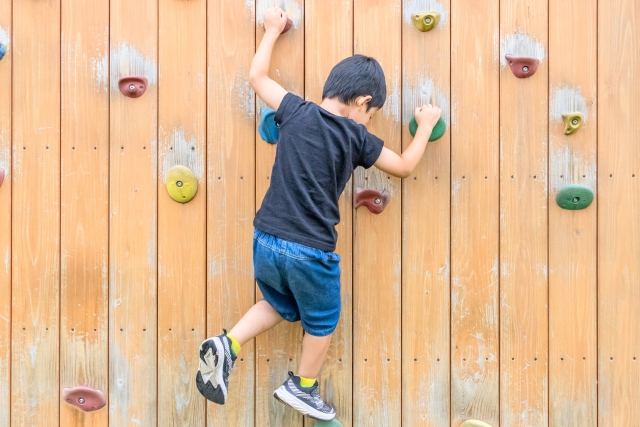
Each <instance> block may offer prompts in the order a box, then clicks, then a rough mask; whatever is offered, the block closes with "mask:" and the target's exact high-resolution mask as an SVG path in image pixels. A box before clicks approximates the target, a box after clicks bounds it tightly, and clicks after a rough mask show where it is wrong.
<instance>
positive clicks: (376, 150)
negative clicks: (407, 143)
mask: <svg viewBox="0 0 640 427" xmlns="http://www.w3.org/2000/svg"><path fill="white" fill-rule="evenodd" d="M383 147H384V141H383V140H381V139H380V138H378V137H377V136H375V135H374V134H372V133H369V132H367V133H366V135H365V138H364V143H363V144H362V149H361V150H360V159H359V160H358V166H362V167H363V168H365V169H369V168H370V167H371V166H373V164H374V163H375V162H376V161H377V160H378V157H380V153H382V148H383Z"/></svg>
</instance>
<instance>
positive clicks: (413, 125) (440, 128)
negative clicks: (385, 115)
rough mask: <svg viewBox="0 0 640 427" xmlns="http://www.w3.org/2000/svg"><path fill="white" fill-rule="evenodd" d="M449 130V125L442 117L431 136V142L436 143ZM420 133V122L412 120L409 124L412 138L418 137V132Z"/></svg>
mask: <svg viewBox="0 0 640 427" xmlns="http://www.w3.org/2000/svg"><path fill="white" fill-rule="evenodd" d="M446 130H447V124H446V123H445V122H444V119H443V118H442V117H440V118H439V119H438V122H437V123H436V125H435V126H434V127H433V129H432V130H431V135H430V136H429V141H436V140H438V139H440V138H442V135H444V132H445V131H446ZM417 131H418V122H416V118H415V117H413V118H411V121H410V122H409V132H411V136H416V132H417Z"/></svg>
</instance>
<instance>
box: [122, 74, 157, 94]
mask: <svg viewBox="0 0 640 427" xmlns="http://www.w3.org/2000/svg"><path fill="white" fill-rule="evenodd" d="M148 84H149V83H148V80H147V78H146V77H145V76H125V77H121V78H120V80H118V88H119V89H120V93H122V94H123V95H124V96H126V97H127V98H140V97H141V96H142V95H144V93H145V92H146V90H147V85H148Z"/></svg>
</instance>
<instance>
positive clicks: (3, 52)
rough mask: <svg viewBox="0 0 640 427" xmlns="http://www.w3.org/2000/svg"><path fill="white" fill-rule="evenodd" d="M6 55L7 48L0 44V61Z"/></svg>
mask: <svg viewBox="0 0 640 427" xmlns="http://www.w3.org/2000/svg"><path fill="white" fill-rule="evenodd" d="M6 54H7V47H6V46H5V45H3V44H2V43H0V60H1V59H2V58H4V56H5V55H6Z"/></svg>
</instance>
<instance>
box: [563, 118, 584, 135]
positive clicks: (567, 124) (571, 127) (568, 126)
mask: <svg viewBox="0 0 640 427" xmlns="http://www.w3.org/2000/svg"><path fill="white" fill-rule="evenodd" d="M562 120H563V121H564V134H565V135H572V134H574V133H576V132H578V129H580V127H581V126H582V113H579V112H575V113H570V114H563V115H562Z"/></svg>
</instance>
